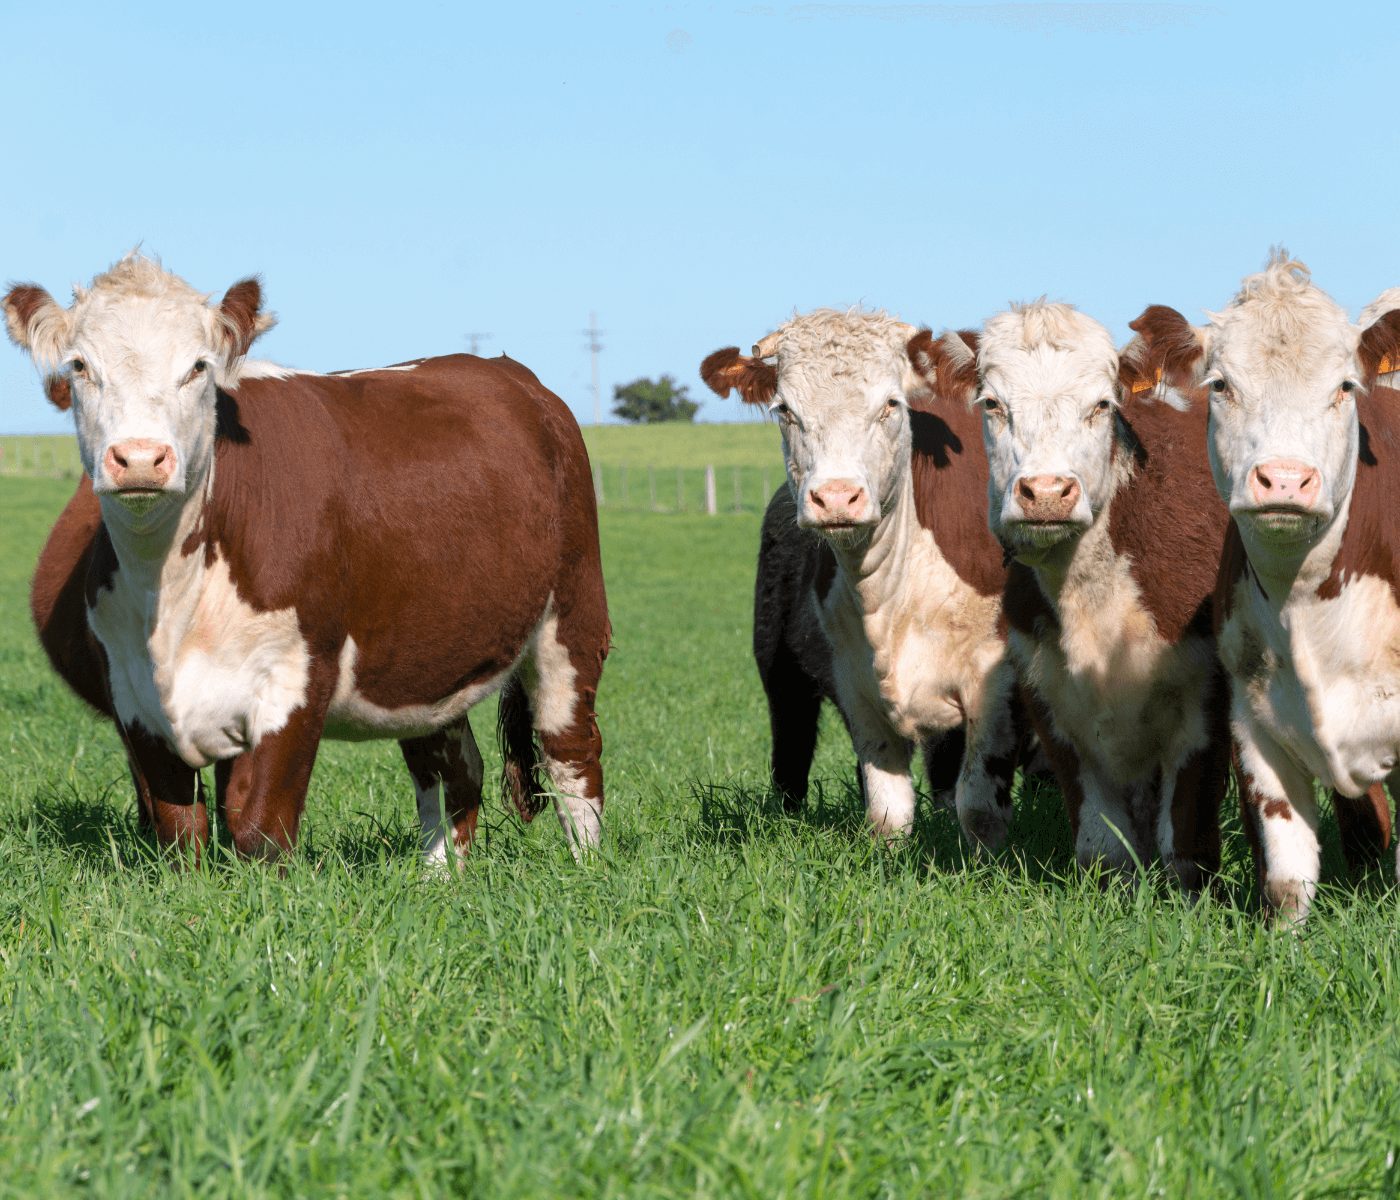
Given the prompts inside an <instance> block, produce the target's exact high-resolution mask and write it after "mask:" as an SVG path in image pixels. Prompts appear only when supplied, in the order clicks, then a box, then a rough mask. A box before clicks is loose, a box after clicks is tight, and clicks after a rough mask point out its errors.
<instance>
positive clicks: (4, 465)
mask: <svg viewBox="0 0 1400 1200" xmlns="http://www.w3.org/2000/svg"><path fill="white" fill-rule="evenodd" d="M82 473H83V464H82V460H81V459H80V458H79V457H78V440H77V438H73V437H67V436H65V435H63V434H35V435H33V436H15V435H7V436H5V437H0V475H13V476H24V477H28V478H30V479H77V478H78V476H79V475H81V474H82Z"/></svg>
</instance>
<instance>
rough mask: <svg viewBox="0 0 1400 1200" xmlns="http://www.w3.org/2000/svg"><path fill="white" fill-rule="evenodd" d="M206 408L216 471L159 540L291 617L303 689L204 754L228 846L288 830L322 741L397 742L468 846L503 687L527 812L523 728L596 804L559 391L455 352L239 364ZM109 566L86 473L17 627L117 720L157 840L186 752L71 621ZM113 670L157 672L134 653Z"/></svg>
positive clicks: (190, 766) (584, 630) (194, 831)
mask: <svg viewBox="0 0 1400 1200" xmlns="http://www.w3.org/2000/svg"><path fill="white" fill-rule="evenodd" d="M218 405H219V411H218V441H217V446H216V451H215V459H214V464H215V465H214V471H213V479H212V485H211V486H210V487H209V488H208V492H207V496H206V498H205V500H204V502H203V506H202V509H201V510H200V512H199V515H198V519H197V520H196V521H195V522H194V523H193V526H192V527H191V528H190V530H189V532H188V533H187V535H186V536H185V537H184V540H183V541H182V544H181V545H179V546H178V547H175V548H174V549H173V553H174V554H176V555H179V556H181V557H184V558H189V557H191V556H202V558H203V561H204V563H205V564H223V565H226V567H227V572H228V577H229V578H230V579H231V581H232V584H233V586H234V588H235V589H236V593H237V600H238V602H239V607H238V612H240V613H242V612H244V611H245V610H250V611H251V612H252V613H254V614H266V613H278V612H286V611H288V610H291V611H293V612H294V613H295V626H296V629H297V630H298V631H299V633H300V637H301V639H302V640H303V641H304V644H305V648H306V653H307V658H308V662H307V670H306V686H305V694H304V698H303V702H302V703H301V704H300V705H298V706H297V707H296V708H295V709H294V710H293V711H291V712H290V713H289V714H288V716H287V719H286V721H285V723H283V724H282V725H281V727H280V728H278V729H276V730H274V731H272V732H269V733H268V734H267V735H266V736H263V737H261V738H260V740H258V742H257V744H256V745H252V746H250V747H248V748H247V750H246V752H245V753H242V754H239V755H237V756H233V757H228V756H222V755H221V756H219V757H220V759H221V761H219V763H218V769H217V778H218V783H219V790H220V792H221V795H222V799H223V801H224V804H225V808H226V812H227V820H228V824H229V827H230V830H231V833H232V836H233V839H234V842H235V844H236V846H237V847H238V848H239V849H240V850H241V851H244V852H248V853H262V852H266V851H268V850H272V851H276V850H279V849H283V848H285V847H287V846H289V845H291V844H292V843H293V842H294V840H295V837H296V832H297V827H298V823H299V821H300V816H301V809H302V805H303V803H304V800H305V794H306V786H307V782H308V779H309V776H310V772H311V767H312V764H313V762H314V759H315V755H316V748H317V744H318V743H319V741H320V739H321V737H322V736H323V735H324V736H333V737H349V738H365V737H392V738H395V739H397V740H399V741H400V742H401V744H402V746H403V750H404V755H405V758H406V760H407V762H408V765H409V767H410V769H411V770H412V772H413V774H414V777H415V782H416V783H417V784H418V786H419V792H420V802H421V799H422V796H423V794H424V793H425V791H427V790H429V789H433V788H435V787H436V784H437V781H438V780H439V779H440V780H441V781H442V783H443V784H444V786H445V795H444V797H443V804H444V806H445V809H446V817H447V819H448V822H449V823H450V825H451V829H452V833H453V836H454V840H455V843H456V846H457V848H458V849H464V848H465V846H466V845H467V844H468V843H469V842H470V840H471V837H472V834H473V832H474V829H475V823H476V816H477V808H478V805H479V803H480V796H481V791H480V784H481V780H480V759H479V756H477V755H476V751H475V744H474V742H471V737H472V735H471V731H470V729H469V728H468V726H467V724H466V708H467V707H468V706H469V704H470V703H474V702H475V700H476V699H479V698H480V697H481V696H483V695H486V694H489V693H490V692H491V691H494V690H496V689H497V688H498V687H501V686H504V687H505V689H506V691H505V695H504V697H503V700H502V730H503V734H504V737H505V751H506V758H507V776H508V779H509V781H510V783H511V785H512V791H513V792H514V797H513V798H514V799H515V801H516V803H517V804H518V805H519V806H520V807H521V809H522V811H523V812H524V813H525V814H526V815H527V816H528V815H531V814H533V812H534V811H536V808H537V807H538V804H539V801H540V796H539V789H538V788H537V786H535V784H534V782H533V781H534V770H535V755H536V752H535V749H534V746H533V744H532V743H533V740H534V736H535V735H536V734H537V735H538V738H539V743H540V747H539V748H540V750H541V751H542V755H543V759H544V762H545V764H546V765H547V766H548V767H550V769H551V772H552V773H553V774H555V776H556V778H555V784H556V787H558V786H559V783H560V780H561V778H565V779H567V780H568V781H569V783H570V786H572V787H573V788H574V789H575V790H577V791H580V792H582V793H584V794H585V795H586V796H587V797H588V798H590V799H591V800H592V801H593V802H595V805H596V806H598V807H600V806H601V801H602V794H603V793H602V774H601V768H600V766H599V753H600V739H599V735H598V730H597V725H596V722H595V719H594V712H593V704H594V697H595V694H596V688H597V682H598V678H599V675H600V673H601V669H602V663H603V658H604V655H605V654H606V652H607V648H608V638H609V630H608V619H607V607H606V601H605V597H604V590H603V581H602V572H601V561H600V557H599V549H598V536H597V518H596V512H595V507H594V501H593V493H592V485H591V477H590V472H589V467H588V460H587V455H586V452H585V450H584V447H583V444H582V439H581V438H580V436H579V432H578V428H577V426H576V424H575V423H574V420H573V418H572V416H571V415H570V414H569V412H568V410H567V408H566V407H565V406H564V404H563V403H562V402H561V401H560V400H559V399H558V398H557V397H556V396H554V395H553V394H552V393H550V392H549V391H547V390H546V389H545V388H544V387H543V386H542V385H541V384H540V383H539V382H538V380H536V378H535V377H534V376H533V375H532V374H531V373H530V372H529V371H528V370H526V369H525V368H524V367H522V366H520V365H519V364H517V363H514V362H512V361H510V360H509V359H505V358H500V359H496V360H490V361H487V360H481V359H476V358H472V357H469V356H465V355H457V356H452V357H447V358H440V359H429V360H425V361H422V362H420V363H416V364H405V365H403V366H401V367H397V368H387V369H384V370H380V371H365V372H354V373H350V374H345V375H338V376H337V375H329V376H320V375H309V374H287V375H280V374H279V375H277V376H274V377H267V378H256V377H254V378H245V379H244V380H243V382H242V383H241V384H240V385H239V386H238V388H237V389H236V391H232V392H221V393H220V395H219V398H218ZM121 569H122V568H121V566H120V564H119V563H118V561H117V558H116V555H115V553H114V551H113V548H112V543H111V540H110V539H109V538H108V537H107V534H106V530H105V527H104V526H103V525H102V521H101V509H100V507H99V505H98V502H97V500H96V498H95V497H94V496H93V493H92V489H91V486H90V484H89V483H88V481H87V480H86V479H84V481H83V483H82V484H81V485H80V487H79V489H78V492H77V494H76V495H75V496H74V497H73V499H72V501H70V503H69V505H68V507H67V509H65V511H64V513H63V515H62V516H61V517H60V519H59V521H58V523H57V525H56V526H55V528H54V531H53V533H52V534H51V535H50V538H49V542H48V544H47V546H46V547H45V550H44V553H43V555H42V556H41V559H40V562H39V565H38V569H37V571H36V574H35V581H34V590H33V596H32V602H33V613H34V618H35V622H36V625H37V627H38V629H39V633H40V637H41V640H42V641H43V644H44V647H45V649H46V651H47V652H48V654H49V657H50V660H51V661H52V662H53V664H54V666H55V668H56V669H57V670H58V671H59V672H60V674H62V675H63V677H64V678H65V679H66V680H67V681H68V682H69V684H70V685H71V686H72V687H73V688H74V690H75V691H76V692H77V693H78V694H79V695H80V696H81V697H82V698H83V699H84V700H86V701H87V702H88V703H89V704H91V705H93V706H94V707H95V708H97V709H98V710H99V711H100V712H103V713H105V714H106V715H109V716H116V717H117V718H118V725H119V727H120V728H121V729H122V732H123V737H124V740H125V741H126V744H127V748H128V751H129V753H130V757H131V762H132V769H133V774H134V776H135V778H136V781H137V786H138V791H139V792H140V793H141V798H142V801H143V807H144V808H145V809H146V811H147V814H148V815H149V817H150V818H151V820H152V821H153V823H154V825H155V829H156V832H157V834H158V836H160V837H161V839H162V840H164V841H170V842H180V843H189V844H192V845H193V846H195V847H197V846H199V845H200V844H202V842H203V841H204V839H205V837H206V836H207V820H206V815H205V812H204V807H203V802H202V797H201V796H200V795H199V794H198V793H197V790H196V775H195V767H196V766H197V765H202V764H199V763H191V762H190V761H188V759H189V757H190V756H189V755H188V754H186V757H185V758H184V759H182V758H181V757H180V756H179V755H178V754H176V753H175V751H174V750H173V749H172V745H171V741H170V738H168V737H163V736H162V732H163V731H162V730H152V729H150V728H148V727H147V725H146V723H145V722H144V721H142V720H141V719H140V718H139V717H137V718H135V719H122V714H120V712H119V709H120V706H119V705H114V703H113V692H112V689H111V687H110V683H109V672H110V670H111V668H112V666H113V664H112V662H111V658H112V655H113V654H114V653H115V654H122V653H123V651H122V650H121V649H119V648H116V647H113V646H108V647H104V646H103V644H102V643H101V642H100V640H99V639H97V638H95V637H94V635H93V633H92V631H91V630H90V629H89V613H90V610H91V609H93V608H94V606H98V605H101V604H102V603H103V602H104V598H105V597H106V596H107V595H109V594H110V593H112V591H113V589H114V587H116V586H117V585H118V584H119V579H118V576H119V574H120V571H121ZM207 632H208V633H211V634H216V633H217V631H207ZM542 638H547V639H548V644H547V645H543V646H542V645H541V639H542ZM196 640H197V639H196ZM542 649H543V653H541V650H542ZM186 653H188V650H187V651H186ZM117 666H118V669H120V670H123V671H126V672H128V673H133V672H134V673H135V674H136V675H138V676H139V675H140V673H141V671H143V670H145V671H148V672H151V671H154V672H155V673H156V674H159V672H160V667H159V666H158V665H153V664H152V662H151V660H150V658H149V656H148V657H147V659H146V661H145V662H144V663H142V662H139V661H138V662H135V663H132V662H122V663H120V664H117ZM351 676H353V678H351ZM562 688H567V689H569V692H568V694H567V695H564V694H562V693H561V691H560V689H562ZM541 701H542V702H543V704H544V707H545V709H546V710H547V719H544V720H541V719H540V708H541ZM532 707H533V710H534V716H535V719H534V721H533V725H534V729H533V730H532V728H531V724H532V722H531V717H530V713H531V709H532ZM234 736H237V735H236V734H235V735H234ZM561 815H562V814H561Z"/></svg>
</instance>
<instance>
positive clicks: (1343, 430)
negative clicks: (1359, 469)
mask: <svg viewBox="0 0 1400 1200" xmlns="http://www.w3.org/2000/svg"><path fill="white" fill-rule="evenodd" d="M1360 337H1361V330H1360V328H1359V327H1357V326H1354V325H1352V323H1351V322H1350V321H1349V320H1348V319H1347V316H1346V314H1345V313H1344V312H1343V311H1342V309H1341V308H1340V307H1339V306H1338V305H1337V304H1336V303H1335V302H1334V301H1333V300H1332V299H1331V298H1330V297H1328V296H1327V295H1326V294H1325V293H1324V292H1323V291H1322V290H1321V289H1319V288H1318V287H1316V286H1315V285H1314V284H1313V283H1312V282H1311V280H1310V279H1309V277H1308V273H1307V268H1305V267H1304V266H1303V265H1302V264H1301V263H1296V262H1292V261H1289V260H1288V259H1286V258H1285V257H1284V256H1282V255H1275V256H1274V258H1273V259H1272V260H1271V261H1270V263H1269V266H1268V267H1267V268H1266V269H1265V270H1264V271H1262V272H1260V273H1259V274H1258V275H1252V276H1250V277H1249V278H1247V279H1246V280H1245V281H1244V283H1243V285H1242V286H1241V289H1240V292H1239V294H1238V295H1237V296H1236V297H1235V298H1234V300H1233V301H1231V303H1230V305H1229V306H1228V307H1227V308H1226V309H1225V310H1224V311H1223V312H1220V313H1213V314H1211V315H1210V326H1209V329H1208V331H1207V332H1206V334H1205V339H1204V340H1205V350H1206V353H1205V362H1204V369H1203V370H1204V373H1203V377H1202V378H1203V382H1204V383H1205V385H1206V387H1207V389H1208V394H1209V396H1210V459H1211V469H1212V471H1213V472H1214V474H1215V482H1216V486H1217V488H1218V489H1219V491H1220V495H1221V497H1222V499H1224V500H1225V502H1226V504H1227V505H1229V508H1230V512H1231V513H1232V514H1233V515H1234V516H1235V517H1236V518H1237V519H1238V520H1239V523H1240V529H1241V533H1242V534H1243V535H1244V537H1245V539H1246V541H1247V542H1249V543H1255V542H1257V540H1258V539H1263V540H1264V541H1265V542H1268V543H1271V544H1273V543H1279V542H1284V543H1287V542H1291V541H1292V542H1306V541H1308V540H1310V539H1311V538H1313V537H1314V536H1315V535H1316V534H1317V533H1318V532H1319V531H1320V530H1321V529H1323V528H1324V527H1325V526H1326V525H1327V523H1328V522H1330V521H1331V519H1332V517H1333V516H1334V515H1335V514H1336V512H1337V510H1338V508H1339V507H1341V505H1342V504H1343V503H1344V501H1345V499H1346V497H1347V496H1348V495H1349V494H1350V492H1351V486H1352V483H1353V482H1354V480H1355V476H1356V457H1357V450H1358V427H1357V420H1356V403H1355V394H1356V391H1357V390H1358V389H1359V388H1360V386H1361V383H1362V368H1361V364H1360V362H1359V360H1358V357H1357V347H1358V344H1359V341H1360ZM1251 548H1252V549H1253V545H1252V546H1251Z"/></svg>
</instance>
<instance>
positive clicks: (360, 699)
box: [325, 638, 515, 741]
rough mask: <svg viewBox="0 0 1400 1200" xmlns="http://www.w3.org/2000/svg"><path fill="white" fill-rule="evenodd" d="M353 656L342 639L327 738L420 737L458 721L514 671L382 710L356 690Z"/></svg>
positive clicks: (354, 651)
mask: <svg viewBox="0 0 1400 1200" xmlns="http://www.w3.org/2000/svg"><path fill="white" fill-rule="evenodd" d="M357 655H358V647H357V646H356V645H355V641H354V639H353V638H346V639H345V646H344V647H343V648H342V650H341V652H340V674H339V677H338V679H337V682H336V688H335V694H334V696H333V697H332V699H331V704H330V708H329V709H328V710H327V712H326V730H325V732H326V736H327V737H330V738H340V739H343V740H346V741H369V740H372V739H375V738H409V737H422V736H423V735H424V734H426V733H431V732H432V731H433V730H435V729H441V728H443V727H444V726H446V725H452V724H455V723H456V722H457V721H460V720H461V719H462V718H463V717H464V716H466V713H467V710H468V709H469V708H471V707H472V706H473V705H474V704H477V703H478V702H480V701H482V700H484V699H485V698H486V697H487V696H489V695H491V694H492V693H493V692H495V691H498V690H499V689H500V687H501V686H502V685H503V684H504V683H505V681H506V680H507V679H509V678H510V675H511V672H512V671H513V670H515V666H514V664H512V665H511V666H510V667H508V668H507V669H506V670H504V671H502V672H500V674H498V675H493V676H492V677H491V678H489V679H484V680H481V681H480V682H477V683H473V684H470V685H468V686H467V687H465V688H462V689H461V690H459V691H456V692H453V693H452V694H451V695H449V696H444V697H443V698H442V699H440V700H435V701H432V702H431V703H426V704H407V705H402V706H400V707H396V708H386V707H384V706H383V705H379V704H376V703H375V702H374V701H373V700H371V699H369V698H368V697H367V696H366V695H365V694H364V693H363V692H361V691H360V690H359V688H358V687H357V685H356V681H355V659H356V657H357Z"/></svg>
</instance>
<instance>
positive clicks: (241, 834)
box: [215, 664, 335, 862]
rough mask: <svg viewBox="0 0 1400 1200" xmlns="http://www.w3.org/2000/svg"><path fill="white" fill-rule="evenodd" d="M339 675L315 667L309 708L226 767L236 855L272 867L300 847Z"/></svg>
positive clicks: (222, 789) (223, 787)
mask: <svg viewBox="0 0 1400 1200" xmlns="http://www.w3.org/2000/svg"><path fill="white" fill-rule="evenodd" d="M334 683H335V678H334V671H333V669H332V671H331V672H329V673H328V672H326V671H325V670H317V666H316V664H313V666H312V671H311V680H310V682H309V684H308V687H307V698H306V702H305V703H304V704H303V705H302V706H301V707H300V708H298V709H296V710H295V711H294V712H293V713H292V714H291V716H289V717H288V718H287V723H286V724H285V725H283V726H282V728H281V729H279V730H277V731H276V732H275V733H269V734H266V735H264V736H263V738H262V740H261V741H260V742H258V744H257V745H256V746H254V747H253V748H252V749H251V750H249V751H247V752H246V753H244V754H240V755H239V756H238V757H237V758H234V759H229V760H228V761H226V762H221V763H219V764H218V765H217V767H216V768H215V780H216V782H217V786H218V791H219V795H220V797H221V798H222V801H223V808H224V819H225V821H226V822H227V824H228V829H229V834H230V836H231V837H232V839H233V846H234V849H235V850H237V851H238V853H239V854H241V855H243V856H244V857H246V858H260V859H264V860H266V861H269V862H270V861H272V860H274V859H277V858H280V857H281V856H282V855H283V854H285V853H286V852H287V851H289V850H291V848H292V847H293V846H295V845H296V841H297V830H298V829H299V828H300V826H301V814H302V809H303V808H304V807H305V806H306V788H307V784H309V783H310V781H311V768H312V767H313V766H315V764H316V751H317V748H318V747H319V746H320V743H321V733H322V730H323V729H324V728H325V723H326V706H327V704H328V703H329V701H330V695H331V691H332V689H333V687H334Z"/></svg>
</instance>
